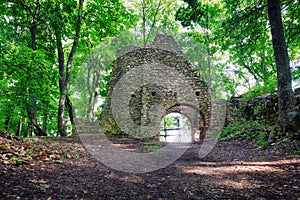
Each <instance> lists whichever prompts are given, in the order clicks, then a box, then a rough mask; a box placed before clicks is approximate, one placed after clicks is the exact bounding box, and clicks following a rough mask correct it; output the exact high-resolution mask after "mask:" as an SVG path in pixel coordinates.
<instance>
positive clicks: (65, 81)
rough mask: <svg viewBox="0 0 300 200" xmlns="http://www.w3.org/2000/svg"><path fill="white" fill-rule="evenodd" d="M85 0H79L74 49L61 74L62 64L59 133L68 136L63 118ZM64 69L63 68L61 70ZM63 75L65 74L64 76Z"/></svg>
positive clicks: (59, 42)
mask: <svg viewBox="0 0 300 200" xmlns="http://www.w3.org/2000/svg"><path fill="white" fill-rule="evenodd" d="M83 1H84V0H79V8H78V16H77V23H76V32H75V38H74V41H73V44H72V49H71V52H70V54H69V57H68V61H67V66H66V74H65V75H64V74H61V73H62V72H64V65H62V66H60V69H59V71H60V76H61V77H60V84H61V85H60V98H59V105H58V123H57V124H58V134H59V135H60V136H67V132H66V130H65V126H64V120H63V116H64V108H65V103H66V101H67V94H68V90H69V85H70V79H71V72H72V63H73V59H74V55H75V53H76V49H77V46H78V41H79V37H80V28H81V22H82V7H83ZM57 36H59V38H56V39H57V43H58V50H60V51H61V52H58V54H59V55H58V56H59V58H60V56H62V55H63V52H62V44H61V43H62V42H61V37H60V35H57ZM60 62H63V60H59V64H61V63H60ZM61 69H63V70H61ZM62 75H63V76H62Z"/></svg>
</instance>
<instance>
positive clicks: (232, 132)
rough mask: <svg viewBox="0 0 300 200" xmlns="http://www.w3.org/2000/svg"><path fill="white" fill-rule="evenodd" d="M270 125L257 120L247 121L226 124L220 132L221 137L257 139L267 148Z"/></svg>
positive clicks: (261, 145)
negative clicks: (267, 125)
mask: <svg viewBox="0 0 300 200" xmlns="http://www.w3.org/2000/svg"><path fill="white" fill-rule="evenodd" d="M268 130H269V127H266V126H265V125H263V124H260V123H259V122H256V121H245V122H244V123H234V124H230V125H228V126H226V127H225V128H224V129H223V130H222V132H221V133H220V134H219V139H229V140H230V139H235V138H244V139H247V140H250V139H255V140H256V142H257V144H258V146H259V147H260V148H266V147H267V146H268V145H269V144H270V143H269V141H268V136H269V134H270V133H269V131H268Z"/></svg>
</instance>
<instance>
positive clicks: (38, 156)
mask: <svg viewBox="0 0 300 200" xmlns="http://www.w3.org/2000/svg"><path fill="white" fill-rule="evenodd" d="M0 139H1V140H0V141H1V146H0V147H1V154H0V155H1V157H0V158H1V160H0V161H1V164H0V193H1V199H157V200H158V199H160V200H162V199H260V200H263V199H296V200H299V199H300V156H299V155H296V154H297V153H295V152H299V149H300V148H299V147H300V143H299V142H291V141H285V142H281V143H278V144H277V145H273V146H269V147H268V148H267V149H265V150H258V149H257V148H256V145H255V143H254V142H253V141H249V140H238V139H236V140H230V141H220V142H218V143H217V145H216V146H215V148H214V149H213V151H212V152H211V153H210V154H209V155H208V156H207V157H205V158H203V159H199V158H198V157H197V155H198V148H199V145H200V144H199V143H194V144H193V145H192V146H191V147H190V148H189V149H188V150H187V152H186V153H185V154H184V155H183V156H182V157H181V158H180V159H178V160H177V161H176V162H174V163H173V164H171V165H170V166H168V167H166V168H164V169H160V170H157V171H154V172H149V173H141V174H129V173H124V172H120V171H116V170H113V169H110V168H108V167H107V166H105V165H103V164H101V163H100V162H98V161H97V160H96V159H95V158H93V157H92V156H90V155H89V154H88V153H86V152H85V151H84V149H83V148H82V146H81V144H80V142H79V140H76V139H74V138H55V139H53V138H44V139H21V140H20V139H16V138H13V137H8V136H3V135H2V136H1V137H0ZM116 141H117V143H119V146H120V147H122V148H130V149H131V150H134V151H138V152H141V151H143V152H146V151H148V150H149V149H146V148H145V144H142V143H141V142H138V141H130V142H129V141H128V140H116ZM14 156H19V157H20V156H22V158H23V159H22V160H21V159H19V160H18V159H12V158H13V157H14Z"/></svg>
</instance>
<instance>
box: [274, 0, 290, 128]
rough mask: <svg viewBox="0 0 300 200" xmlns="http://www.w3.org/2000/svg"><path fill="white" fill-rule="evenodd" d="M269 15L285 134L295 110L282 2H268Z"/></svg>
mask: <svg viewBox="0 0 300 200" xmlns="http://www.w3.org/2000/svg"><path fill="white" fill-rule="evenodd" d="M268 14H269V21H270V26H271V34H272V43H273V49H274V56H275V60H276V69H277V86H278V110H279V119H278V122H279V125H280V126H281V128H282V131H283V132H285V131H286V129H287V128H288V126H289V119H288V113H289V112H291V111H293V110H294V100H293V90H292V77H291V69H290V62H289V55H288V51H287V46H286V42H285V36H284V31H283V24H282V18H281V9H280V0H268Z"/></svg>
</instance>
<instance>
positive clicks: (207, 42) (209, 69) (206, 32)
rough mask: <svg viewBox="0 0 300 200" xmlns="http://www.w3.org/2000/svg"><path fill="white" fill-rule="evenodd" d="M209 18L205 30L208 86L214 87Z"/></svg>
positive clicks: (207, 17)
mask: <svg viewBox="0 0 300 200" xmlns="http://www.w3.org/2000/svg"><path fill="white" fill-rule="evenodd" d="M208 25H209V16H208V14H207V16H206V30H205V40H206V48H207V68H208V85H209V86H210V87H211V85H212V77H211V51H210V45H209V44H210V40H209V32H208V30H209V29H208V28H209V27H208Z"/></svg>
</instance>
